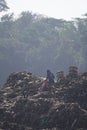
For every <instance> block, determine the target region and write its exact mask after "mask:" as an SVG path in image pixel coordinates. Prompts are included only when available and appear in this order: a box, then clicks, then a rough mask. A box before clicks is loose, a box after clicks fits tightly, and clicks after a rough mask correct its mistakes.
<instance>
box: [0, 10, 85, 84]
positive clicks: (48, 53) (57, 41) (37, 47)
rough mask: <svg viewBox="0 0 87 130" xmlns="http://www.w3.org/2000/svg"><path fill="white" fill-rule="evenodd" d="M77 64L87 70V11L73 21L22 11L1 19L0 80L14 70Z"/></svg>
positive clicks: (43, 72)
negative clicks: (16, 16)
mask: <svg viewBox="0 0 87 130" xmlns="http://www.w3.org/2000/svg"><path fill="white" fill-rule="evenodd" d="M71 65H75V66H77V67H78V68H79V70H80V71H87V14H85V15H84V17H83V18H76V19H73V21H66V20H63V19H54V18H48V17H44V16H41V15H37V14H32V13H31V12H22V13H21V14H20V16H19V17H18V18H17V19H14V15H13V14H6V15H4V16H2V17H1V20H0V84H2V83H3V82H4V81H5V80H6V78H7V76H8V75H9V74H10V73H11V72H14V71H30V72H32V73H33V74H37V75H39V76H44V75H46V70H47V69H48V68H49V69H51V70H52V71H53V72H54V73H56V72H57V71H59V70H64V71H65V72H67V69H68V67H69V66H71Z"/></svg>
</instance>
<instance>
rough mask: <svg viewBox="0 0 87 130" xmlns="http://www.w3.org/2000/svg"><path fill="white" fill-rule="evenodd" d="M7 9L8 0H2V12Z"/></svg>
mask: <svg viewBox="0 0 87 130" xmlns="http://www.w3.org/2000/svg"><path fill="white" fill-rule="evenodd" d="M7 9H9V7H8V6H7V3H6V1H5V0H0V12H2V11H6V10H7Z"/></svg>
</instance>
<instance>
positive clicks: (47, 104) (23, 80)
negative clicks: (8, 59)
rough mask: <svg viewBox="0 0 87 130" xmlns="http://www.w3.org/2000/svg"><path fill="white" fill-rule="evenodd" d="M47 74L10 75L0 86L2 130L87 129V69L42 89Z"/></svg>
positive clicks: (0, 123)
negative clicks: (39, 75)
mask: <svg viewBox="0 0 87 130" xmlns="http://www.w3.org/2000/svg"><path fill="white" fill-rule="evenodd" d="M43 82H44V78H40V77H36V76H34V75H33V74H32V73H30V72H25V71H24V72H15V73H12V74H10V75H9V77H8V79H7V82H6V83H5V84H4V86H3V88H2V89H1V90H0V128H1V130H87V123H86V122H87V100H86V99H87V72H85V73H83V74H80V75H78V76H77V77H76V78H74V77H72V78H69V76H68V77H65V78H62V79H61V82H60V81H58V82H57V83H55V85H52V86H49V85H48V86H46V87H45V89H43V91H41V92H39V91H38V89H39V88H40V87H41V85H42V84H43Z"/></svg>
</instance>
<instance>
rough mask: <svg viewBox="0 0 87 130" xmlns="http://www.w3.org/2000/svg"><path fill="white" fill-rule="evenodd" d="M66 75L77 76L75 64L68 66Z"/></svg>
mask: <svg viewBox="0 0 87 130" xmlns="http://www.w3.org/2000/svg"><path fill="white" fill-rule="evenodd" d="M68 77H71V78H77V77H78V68H77V67H76V66H70V67H69V75H68Z"/></svg>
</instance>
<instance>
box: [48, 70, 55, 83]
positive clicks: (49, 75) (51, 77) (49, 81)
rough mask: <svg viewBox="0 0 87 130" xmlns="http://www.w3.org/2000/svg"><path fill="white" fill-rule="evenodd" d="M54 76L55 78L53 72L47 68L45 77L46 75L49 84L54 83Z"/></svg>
mask: <svg viewBox="0 0 87 130" xmlns="http://www.w3.org/2000/svg"><path fill="white" fill-rule="evenodd" d="M54 78H55V76H54V74H53V73H52V72H51V71H50V70H47V77H46V79H47V81H48V83H49V84H50V85H53V84H54Z"/></svg>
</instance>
